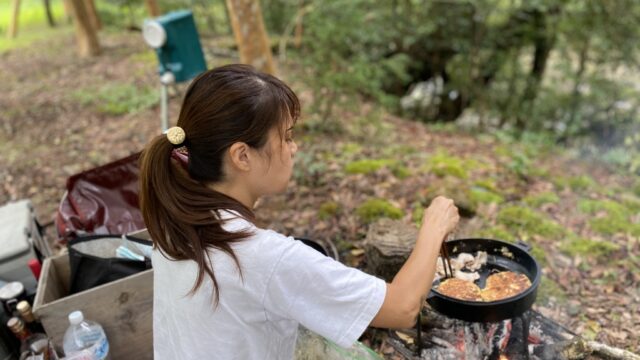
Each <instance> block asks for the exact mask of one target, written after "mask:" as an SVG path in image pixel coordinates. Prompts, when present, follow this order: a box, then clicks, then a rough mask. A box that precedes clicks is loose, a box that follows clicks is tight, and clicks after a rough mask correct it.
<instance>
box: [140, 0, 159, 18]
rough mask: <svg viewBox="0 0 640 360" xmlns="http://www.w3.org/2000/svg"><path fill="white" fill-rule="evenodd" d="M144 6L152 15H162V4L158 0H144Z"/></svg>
mask: <svg viewBox="0 0 640 360" xmlns="http://www.w3.org/2000/svg"><path fill="white" fill-rule="evenodd" d="M144 6H145V7H146V8H147V12H148V13H149V16H151V17H158V16H160V6H159V5H158V1H157V0H144Z"/></svg>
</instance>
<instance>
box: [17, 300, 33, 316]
mask: <svg viewBox="0 0 640 360" xmlns="http://www.w3.org/2000/svg"><path fill="white" fill-rule="evenodd" d="M16 309H18V311H19V312H20V314H22V313H26V312H27V311H31V305H29V302H28V301H26V300H22V301H20V302H19V303H18V305H17V306H16Z"/></svg>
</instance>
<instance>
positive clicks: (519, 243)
mask: <svg viewBox="0 0 640 360" xmlns="http://www.w3.org/2000/svg"><path fill="white" fill-rule="evenodd" d="M515 245H516V246H517V247H519V248H521V249H522V250H524V251H526V252H528V253H530V252H531V249H532V248H533V246H531V245H529V244H528V243H526V242H524V241H522V240H520V239H517V240H516V243H515Z"/></svg>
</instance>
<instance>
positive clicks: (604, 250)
mask: <svg viewBox="0 0 640 360" xmlns="http://www.w3.org/2000/svg"><path fill="white" fill-rule="evenodd" d="M619 249H620V246H619V245H618V244H615V243H612V242H608V241H595V240H591V239H584V238H578V237H575V238H572V239H569V240H567V241H564V242H563V243H562V244H560V251H562V252H564V253H566V254H567V255H570V256H577V255H580V256H587V257H591V256H593V257H596V258H604V257H606V256H608V255H610V254H611V253H613V252H615V251H618V250H619Z"/></svg>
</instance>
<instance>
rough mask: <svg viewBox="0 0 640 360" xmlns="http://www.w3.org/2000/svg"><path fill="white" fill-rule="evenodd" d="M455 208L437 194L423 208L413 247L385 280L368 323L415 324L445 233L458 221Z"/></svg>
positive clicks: (433, 273) (382, 325) (405, 326)
mask: <svg viewBox="0 0 640 360" xmlns="http://www.w3.org/2000/svg"><path fill="white" fill-rule="evenodd" d="M459 220H460V216H459V215H458V208H456V207H455V205H454V204H453V201H452V200H451V199H447V198H445V197H442V196H439V197H437V198H435V199H434V200H433V201H432V202H431V205H429V208H427V210H426V211H425V214H424V217H423V219H422V226H421V227H420V232H419V233H418V239H417V241H416V246H415V247H414V248H413V251H412V252H411V254H410V255H409V258H408V259H407V261H406V262H405V263H404V265H403V266H402V268H401V269H400V271H398V273H397V274H396V276H395V277H394V278H393V281H392V282H391V283H387V293H386V296H385V298H384V303H383V304H382V307H381V308H380V310H379V311H378V314H377V315H376V316H375V317H374V319H373V321H371V324H370V325H371V326H374V327H382V328H392V329H393V328H410V327H412V326H414V325H415V322H416V317H417V316H418V312H419V311H420V309H421V308H422V303H423V302H424V300H425V297H426V296H427V293H428V292H429V290H431V283H432V282H433V278H434V275H435V271H436V261H437V259H438V254H439V253H440V246H441V244H442V242H443V241H444V238H445V236H447V234H449V233H450V232H451V231H453V229H454V228H455V227H456V225H457V224H458V221H459Z"/></svg>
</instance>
